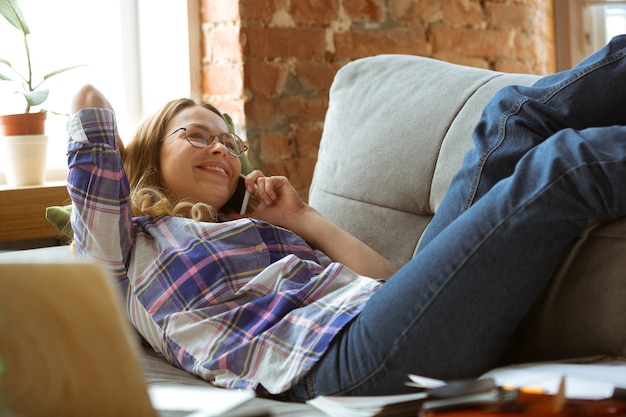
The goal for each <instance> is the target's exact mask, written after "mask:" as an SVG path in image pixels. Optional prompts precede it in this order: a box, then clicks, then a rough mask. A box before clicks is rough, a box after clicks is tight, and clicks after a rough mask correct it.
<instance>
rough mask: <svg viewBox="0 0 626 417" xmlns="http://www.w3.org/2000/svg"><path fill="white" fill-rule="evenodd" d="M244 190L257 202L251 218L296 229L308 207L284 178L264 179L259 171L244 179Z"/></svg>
mask: <svg viewBox="0 0 626 417" xmlns="http://www.w3.org/2000/svg"><path fill="white" fill-rule="evenodd" d="M246 188H247V190H248V192H249V193H250V194H252V196H254V198H255V199H256V200H257V201H258V202H259V206H258V207H257V208H256V209H255V210H254V212H253V213H252V214H251V217H254V218H255V219H259V220H263V221H266V222H268V223H272V224H275V225H278V226H282V227H286V228H288V229H291V230H294V229H297V225H298V223H299V222H300V221H301V220H300V218H301V217H302V215H303V214H304V213H305V212H306V210H307V208H308V206H307V205H306V204H305V203H304V201H302V199H301V198H300V196H299V195H298V192H297V191H296V190H295V188H293V186H292V185H291V183H290V182H289V180H288V179H287V178H286V177H280V176H276V177H266V176H265V175H263V173H262V172H261V171H253V172H252V173H250V174H249V175H248V176H247V177H246Z"/></svg>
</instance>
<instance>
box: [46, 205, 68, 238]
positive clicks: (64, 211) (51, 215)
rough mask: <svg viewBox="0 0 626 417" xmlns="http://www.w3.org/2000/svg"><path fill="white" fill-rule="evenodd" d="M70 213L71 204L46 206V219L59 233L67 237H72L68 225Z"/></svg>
mask: <svg viewBox="0 0 626 417" xmlns="http://www.w3.org/2000/svg"><path fill="white" fill-rule="evenodd" d="M71 213H72V205H71V204H69V205H67V206H51V207H47V208H46V220H48V221H49V222H50V223H52V225H53V226H54V227H56V228H57V230H58V231H59V233H61V234H62V235H63V236H65V237H66V238H68V239H71V238H73V237H74V232H73V231H72V226H71V225H70V214H71Z"/></svg>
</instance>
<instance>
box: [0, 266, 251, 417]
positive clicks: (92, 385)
mask: <svg viewBox="0 0 626 417" xmlns="http://www.w3.org/2000/svg"><path fill="white" fill-rule="evenodd" d="M138 348H139V346H138V341H137V338H136V335H135V334H134V333H133V332H131V331H130V326H129V325H128V323H127V321H126V318H125V316H124V314H123V312H122V308H121V303H120V300H119V293H118V291H117V288H116V286H115V284H114V283H113V282H112V280H111V279H110V278H109V277H108V276H107V274H106V273H105V271H104V270H103V269H102V268H101V267H100V266H98V265H96V264H93V263H58V264H45V263H39V264H26V263H0V416H3V415H12V414H11V413H14V414H15V415H27V416H31V417H34V416H51V417H52V416H54V417H60V416H63V417H71V416H118V417H121V416H133V417H139V416H146V417H156V416H178V415H194V416H215V415H221V414H222V413H224V412H226V411H228V410H230V409H232V408H234V407H236V406H237V405H239V404H242V403H243V402H245V401H247V400H249V399H250V398H252V397H253V396H254V394H253V393H251V392H244V391H235V390H220V389H216V388H213V387H206V389H205V388H204V387H191V386H190V387H174V386H166V385H153V386H150V387H148V386H147V384H146V382H145V379H144V376H143V373H142V369H141V366H140V364H139V360H138ZM8 410H10V411H8Z"/></svg>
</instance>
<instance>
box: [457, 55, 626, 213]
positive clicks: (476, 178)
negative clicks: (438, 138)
mask: <svg viewBox="0 0 626 417" xmlns="http://www.w3.org/2000/svg"><path fill="white" fill-rule="evenodd" d="M625 56H626V50H620V51H618V52H616V53H614V54H612V55H610V56H607V57H605V58H604V59H602V60H601V61H598V62H596V63H594V64H593V65H590V66H586V67H583V68H581V69H580V70H579V71H576V72H575V73H574V74H572V75H571V76H570V77H568V78H566V79H565V80H563V81H561V82H560V83H559V84H557V85H555V86H554V87H553V88H551V89H549V90H547V91H546V92H545V93H544V94H543V95H541V96H540V97H538V98H536V99H531V98H530V97H527V96H524V97H523V98H521V99H518V100H516V101H515V102H514V103H513V104H512V105H511V107H510V109H509V111H507V112H506V113H504V114H503V115H502V117H501V118H500V123H499V124H498V126H499V127H498V140H497V141H496V143H495V144H494V145H493V146H491V147H490V148H488V149H486V150H485V151H484V152H483V153H482V154H481V156H480V158H479V160H478V162H477V163H476V169H475V170H474V175H473V177H472V183H471V187H470V192H469V194H468V196H467V199H466V200H465V203H464V207H463V209H464V210H467V209H468V208H469V207H470V206H471V205H473V204H474V202H475V199H476V194H477V192H478V186H479V184H480V179H481V177H482V174H483V170H484V167H485V165H486V164H487V161H488V160H489V158H490V157H491V155H493V153H494V152H495V151H496V150H498V148H500V146H502V143H504V140H505V138H506V125H507V123H508V121H509V119H510V118H511V117H512V116H514V115H516V114H518V113H519V112H520V111H521V109H522V107H523V106H524V104H526V103H528V102H529V101H530V100H535V101H536V102H538V103H541V104H546V103H548V102H549V101H550V100H551V99H552V98H554V96H555V95H556V94H558V93H559V92H561V91H563V90H564V89H565V88H567V87H569V86H570V85H572V84H573V83H575V82H577V81H579V80H580V79H582V78H583V77H584V76H586V75H588V74H590V73H592V72H593V71H596V70H598V69H600V68H602V67H605V66H606V65H609V64H612V63H614V62H617V61H619V60H621V59H623V58H624V57H625Z"/></svg>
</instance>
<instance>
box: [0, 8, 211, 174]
mask: <svg viewBox="0 0 626 417" xmlns="http://www.w3.org/2000/svg"><path fill="white" fill-rule="evenodd" d="M197 3H198V2H196V1H193V0H188V1H186V2H185V1H178V0H176V1H172V0H118V1H100V0H55V1H49V0H28V1H21V2H20V8H21V9H22V13H23V14H24V17H25V19H26V21H27V23H28V26H29V28H30V30H31V34H30V35H29V45H30V49H31V61H32V62H33V68H34V70H35V71H37V72H36V73H35V74H34V76H35V77H41V76H42V75H43V74H46V73H48V72H50V71H53V70H56V69H59V68H63V67H67V66H71V65H79V64H81V65H82V64H85V65H84V66H83V67H80V68H77V69H74V70H72V71H69V72H67V73H64V74H61V75H58V76H56V77H53V78H51V79H49V80H48V81H46V84H47V86H48V87H49V88H50V97H49V99H48V100H47V101H46V103H44V106H43V107H44V108H45V109H46V110H49V111H51V112H56V113H62V114H67V113H68V112H69V102H70V100H71V98H72V96H73V93H74V92H75V91H77V90H78V88H79V87H80V86H82V85H83V84H87V83H89V84H93V85H95V86H96V87H97V88H98V89H100V90H101V91H102V92H103V93H104V94H105V95H106V96H107V98H108V99H109V100H110V101H111V103H112V104H113V107H114V108H115V110H116V115H117V120H118V125H119V129H120V133H121V134H122V137H123V138H128V136H129V135H130V134H131V133H132V131H133V129H134V127H135V125H136V123H137V121H138V120H139V119H140V118H141V117H143V116H144V115H146V114H149V113H151V112H153V111H155V110H156V108H157V107H158V106H159V105H161V104H163V103H165V101H167V100H169V99H172V98H175V97H181V96H188V95H190V93H191V91H194V90H196V89H197V88H198V85H199V81H198V79H199V75H196V74H200V70H199V66H200V58H199V54H200V46H199V36H200V26H199V23H198V22H199V11H198V9H197V8H198V7H199V6H198V5H197ZM52 16H53V17H52ZM190 18H191V19H190ZM0 39H2V43H1V44H0V57H2V58H4V59H7V60H8V61H10V62H11V63H12V64H13V65H14V66H15V67H17V68H18V69H19V70H20V71H22V68H24V67H25V63H24V59H25V58H24V56H23V46H22V38H21V33H20V32H19V31H17V30H16V29H15V28H13V27H12V26H10V25H9V24H7V23H6V22H5V21H4V20H2V21H0ZM7 72H8V71H6V70H5V68H3V73H7ZM7 75H8V74H7ZM14 90H15V85H12V84H11V83H7V82H0V97H2V100H0V113H2V114H10V113H19V112H21V111H23V108H24V106H25V103H24V104H22V101H23V99H21V98H20V97H19V96H18V95H13V94H11V93H12V92H13V91H14ZM7 97H9V98H10V99H9V100H7V99H6V98H7ZM66 120H67V118H66V116H61V115H54V114H51V113H49V117H48V121H47V122H46V132H47V134H48V137H49V147H48V148H49V149H48V165H47V168H48V175H47V180H48V181H54V180H63V179H64V178H65V176H66V171H67V170H66V158H65V145H66V134H65V122H66ZM0 164H1V162H0ZM3 183H4V174H3V170H2V166H1V165H0V184H3Z"/></svg>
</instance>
